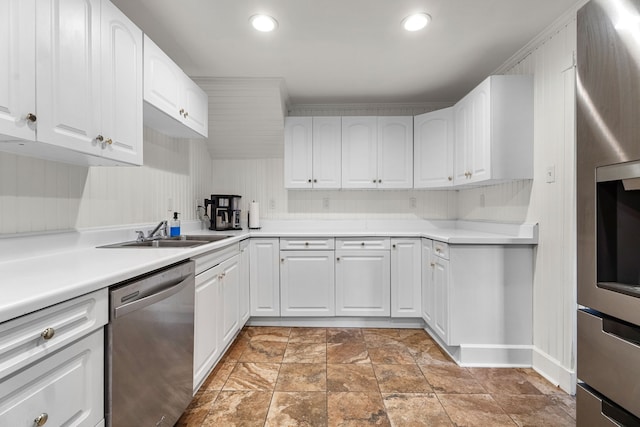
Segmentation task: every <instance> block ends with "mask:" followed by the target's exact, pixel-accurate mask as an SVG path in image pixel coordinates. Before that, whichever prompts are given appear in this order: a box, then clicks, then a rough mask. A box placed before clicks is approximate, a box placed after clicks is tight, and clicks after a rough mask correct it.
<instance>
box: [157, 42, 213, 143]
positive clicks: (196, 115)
mask: <svg viewBox="0 0 640 427" xmlns="http://www.w3.org/2000/svg"><path fill="white" fill-rule="evenodd" d="M144 121H145V124H147V125H148V126H150V127H152V128H154V129H157V130H158V131H160V132H162V133H164V134H166V135H169V136H173V137H177V138H203V137H204V138H206V137H207V136H208V133H209V131H208V129H209V97H208V95H207V94H206V93H205V92H204V91H203V90H202V89H200V87H199V86H198V85H196V84H195V83H194V82H193V80H191V79H190V78H189V77H188V76H187V75H186V74H185V73H184V71H182V70H181V69H180V67H178V65H176V63H175V62H173V60H171V58H169V56H167V54H166V53H164V52H163V51H162V50H161V49H160V48H159V47H158V45H156V44H155V43H154V42H153V41H152V40H151V39H150V38H149V37H147V35H145V36H144Z"/></svg>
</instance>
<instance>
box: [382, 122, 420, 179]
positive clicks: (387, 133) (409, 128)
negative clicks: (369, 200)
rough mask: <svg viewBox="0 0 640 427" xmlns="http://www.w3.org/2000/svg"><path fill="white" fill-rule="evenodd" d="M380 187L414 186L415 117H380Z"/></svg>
mask: <svg viewBox="0 0 640 427" xmlns="http://www.w3.org/2000/svg"><path fill="white" fill-rule="evenodd" d="M377 160H378V173H377V179H378V188H411V187H413V117H378V155H377Z"/></svg>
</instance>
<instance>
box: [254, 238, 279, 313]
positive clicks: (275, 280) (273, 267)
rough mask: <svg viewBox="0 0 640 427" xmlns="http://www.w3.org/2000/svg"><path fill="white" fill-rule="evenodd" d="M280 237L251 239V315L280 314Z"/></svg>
mask: <svg viewBox="0 0 640 427" xmlns="http://www.w3.org/2000/svg"><path fill="white" fill-rule="evenodd" d="M279 246H280V242H279V239H277V238H276V239H251V242H250V243H249V248H250V254H251V265H250V274H249V276H250V277H249V283H250V291H249V293H250V295H251V315H252V316H270V317H279V316H280V263H279V255H280V247H279Z"/></svg>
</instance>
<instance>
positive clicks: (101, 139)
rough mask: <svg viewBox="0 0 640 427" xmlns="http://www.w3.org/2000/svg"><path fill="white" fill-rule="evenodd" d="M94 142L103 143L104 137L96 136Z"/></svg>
mask: <svg viewBox="0 0 640 427" xmlns="http://www.w3.org/2000/svg"><path fill="white" fill-rule="evenodd" d="M96 141H98V142H103V141H104V136H102V135H98V136H96Z"/></svg>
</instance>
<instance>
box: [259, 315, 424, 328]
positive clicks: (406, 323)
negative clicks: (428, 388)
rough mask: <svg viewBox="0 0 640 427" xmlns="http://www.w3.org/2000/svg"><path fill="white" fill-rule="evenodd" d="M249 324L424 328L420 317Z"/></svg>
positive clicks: (278, 319)
mask: <svg viewBox="0 0 640 427" xmlns="http://www.w3.org/2000/svg"><path fill="white" fill-rule="evenodd" d="M247 325H249V326H284V327H316V328H401V329H403V328H416V329H422V328H424V321H423V320H422V319H421V318H415V319H413V318H402V319H392V318H389V317H251V318H250V319H249V322H247Z"/></svg>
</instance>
